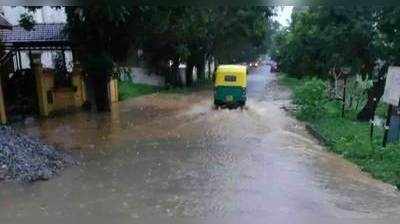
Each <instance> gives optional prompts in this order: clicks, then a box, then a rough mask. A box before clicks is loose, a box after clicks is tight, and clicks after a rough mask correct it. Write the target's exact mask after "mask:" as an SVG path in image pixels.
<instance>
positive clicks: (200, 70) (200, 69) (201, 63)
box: [196, 55, 206, 81]
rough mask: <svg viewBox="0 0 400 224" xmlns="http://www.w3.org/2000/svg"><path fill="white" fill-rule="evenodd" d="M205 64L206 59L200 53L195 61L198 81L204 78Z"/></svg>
mask: <svg viewBox="0 0 400 224" xmlns="http://www.w3.org/2000/svg"><path fill="white" fill-rule="evenodd" d="M205 66H206V61H205V58H204V55H201V56H200V57H199V60H198V61H197V63H196V68H197V79H198V80H199V81H204V80H205V78H206V77H205Z"/></svg>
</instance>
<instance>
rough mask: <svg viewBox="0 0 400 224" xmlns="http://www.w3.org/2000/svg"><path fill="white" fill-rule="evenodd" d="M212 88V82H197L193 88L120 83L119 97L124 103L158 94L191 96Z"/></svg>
mask: <svg viewBox="0 0 400 224" xmlns="http://www.w3.org/2000/svg"><path fill="white" fill-rule="evenodd" d="M211 88H212V81H211V80H206V81H202V82H197V83H196V84H195V85H194V86H193V87H157V86H151V85H145V84H136V83H133V82H131V81H119V82H118V91H119V93H118V96H119V99H120V100H121V101H123V100H126V99H129V98H134V97H138V96H143V95H149V94H153V93H157V92H160V93H165V94H190V93H192V92H194V91H200V90H205V89H211Z"/></svg>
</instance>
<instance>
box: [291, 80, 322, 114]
mask: <svg viewBox="0 0 400 224" xmlns="http://www.w3.org/2000/svg"><path fill="white" fill-rule="evenodd" d="M327 101H328V97H327V93H326V85H325V83H324V82H323V81H322V80H320V79H317V78H313V79H310V80H308V81H306V82H305V83H304V84H303V85H301V86H300V87H298V88H296V89H295V92H294V104H296V106H297V107H298V111H297V115H298V117H299V118H301V119H304V120H311V119H317V118H320V117H321V116H322V115H323V114H324V113H325V111H326V107H325V105H326V103H327Z"/></svg>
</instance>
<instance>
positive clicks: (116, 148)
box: [0, 67, 400, 224]
mask: <svg viewBox="0 0 400 224" xmlns="http://www.w3.org/2000/svg"><path fill="white" fill-rule="evenodd" d="M248 95H249V101H248V106H247V107H248V108H247V109H246V110H243V111H241V110H214V109H212V105H211V102H212V93H211V91H201V92H196V93H193V94H188V95H178V94H155V95H151V96H145V97H140V98H136V99H133V100H128V101H124V102H122V103H120V104H119V105H115V107H114V108H113V111H112V113H111V114H89V113H85V112H80V113H76V114H73V115H67V116H64V117H57V118H52V119H48V120H43V121H30V122H27V123H26V124H24V125H23V126H22V127H20V128H21V130H22V131H24V132H25V133H27V134H29V135H31V136H35V137H40V138H41V139H42V140H43V141H44V142H46V143H49V144H53V145H56V146H58V147H59V148H62V149H65V150H67V151H69V152H70V153H72V154H73V155H74V156H75V157H76V158H77V159H78V160H79V161H80V163H81V164H80V166H79V167H73V168H69V169H67V170H65V171H64V172H63V173H62V174H61V175H60V176H59V177H56V178H54V179H52V180H50V181H46V182H37V183H35V184H33V185H18V184H11V183H7V184H5V183H3V184H0V223H18V224H20V223H30V224H32V223H41V224H46V223H49V224H50V223H51V224H53V223H58V224H61V223H96V224H97V223H129V224H131V223H305V224H309V223H340V224H343V223H398V221H399V220H400V194H399V193H398V192H397V191H396V190H395V189H394V187H392V186H390V185H387V184H384V183H382V182H380V181H377V180H374V179H372V178H370V177H369V176H368V175H366V174H363V173H361V172H360V171H359V169H357V167H355V166H354V165H352V164H350V163H349V162H347V161H345V160H343V159H342V158H340V157H338V156H337V155H334V154H331V153H329V152H327V151H326V149H324V147H322V146H320V145H319V144H318V142H317V141H316V140H314V139H313V138H312V137H311V136H309V135H308V134H307V133H306V131H305V129H304V126H303V125H302V124H301V123H299V122H297V121H296V120H294V119H293V118H291V117H290V116H289V115H287V114H286V113H285V112H284V111H283V110H282V109H281V107H282V106H284V105H287V104H288V102H289V101H288V96H289V93H288V91H287V90H285V89H284V88H281V87H279V86H278V85H277V84H276V78H275V75H273V74H270V73H269V71H268V68H267V67H261V68H259V69H257V70H255V71H253V72H252V73H251V75H250V76H249V86H248Z"/></svg>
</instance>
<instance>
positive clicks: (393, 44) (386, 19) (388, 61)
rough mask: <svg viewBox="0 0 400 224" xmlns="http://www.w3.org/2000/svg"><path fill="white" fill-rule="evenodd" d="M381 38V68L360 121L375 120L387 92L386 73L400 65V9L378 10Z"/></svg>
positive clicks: (378, 37) (386, 8)
mask: <svg viewBox="0 0 400 224" xmlns="http://www.w3.org/2000/svg"><path fill="white" fill-rule="evenodd" d="M374 18H375V19H376V24H377V28H378V31H379V36H377V38H376V45H377V46H378V49H379V59H380V61H381V66H380V69H379V71H378V72H377V73H376V75H375V76H374V77H373V78H374V84H373V86H372V87H371V88H370V89H369V90H368V100H367V103H366V104H365V106H364V108H363V109H362V110H361V111H360V113H359V114H358V115H357V118H358V120H361V121H369V120H371V119H373V118H374V115H375V111H376V108H377V106H378V103H379V101H380V99H381V98H382V95H383V93H384V90H385V83H386V73H387V69H388V67H389V66H391V65H399V64H400V56H399V54H398V52H399V51H400V34H399V32H398V30H399V29H400V7H384V8H377V9H376V13H375V17H374Z"/></svg>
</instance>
